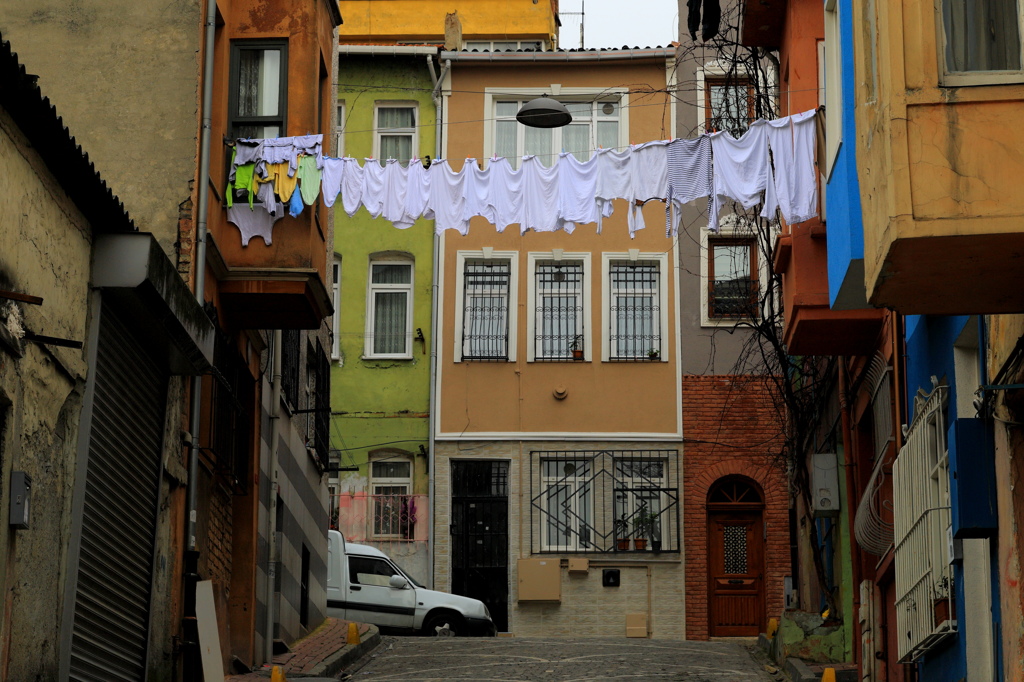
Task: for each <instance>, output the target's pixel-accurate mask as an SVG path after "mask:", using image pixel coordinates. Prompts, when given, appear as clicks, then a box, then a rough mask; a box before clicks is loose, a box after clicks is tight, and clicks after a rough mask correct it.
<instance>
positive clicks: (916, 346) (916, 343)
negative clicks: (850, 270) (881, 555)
mask: <svg viewBox="0 0 1024 682" xmlns="http://www.w3.org/2000/svg"><path fill="white" fill-rule="evenodd" d="M830 238H831V237H830ZM830 247H831V242H830ZM905 324H906V329H905V331H906V377H905V381H906V389H907V390H906V396H907V402H908V403H909V404H908V405H907V406H906V407H907V412H906V414H907V415H908V417H907V419H908V421H910V420H913V417H914V415H913V409H914V396H915V395H916V394H917V391H918V390H919V389H922V390H924V392H925V393H930V392H931V391H932V382H931V377H932V376H935V377H937V378H938V379H939V381H940V383H943V380H945V381H944V383H947V384H948V385H949V409H948V412H947V423H948V424H950V425H951V427H952V426H953V425H954V420H957V419H962V420H969V419H971V418H973V417H974V415H973V414H967V415H958V414H957V409H956V404H957V396H956V380H955V374H954V360H953V343H954V342H955V341H956V339H957V338H958V337H959V336H960V334H961V332H962V331H963V330H964V326H965V325H966V324H976V322H971V321H970V318H969V317H967V316H948V317H945V316H930V315H929V316H920V315H914V316H908V317H907V318H905ZM971 426H976V425H973V424H972V425H971ZM982 430H984V427H983V428H982ZM954 431H955V429H954V428H951V429H950V433H951V434H952V433H954ZM984 440H985V443H984V444H980V445H979V444H977V443H975V444H973V445H974V447H973V448H972V450H974V453H972V454H974V455H975V456H987V457H992V452H991V450H992V441H991V438H986V439H984ZM949 445H950V447H951V448H954V447H956V445H955V443H952V442H951V443H950V444H949ZM980 450H985V451H986V452H984V453H982V452H981V451H980ZM951 455H952V456H954V457H955V455H956V453H951ZM981 469H984V470H986V471H988V469H985V467H981ZM964 483H967V481H966V480H965V481H964ZM991 547H992V552H993V556H992V557H990V565H991V567H992V591H993V594H992V606H993V612H992V616H993V621H994V623H995V636H996V641H997V642H998V641H999V627H1000V617H999V592H998V590H999V588H998V586H999V581H998V569H997V567H998V563H997V557H996V556H995V551H996V545H995V543H994V542H993V543H992V545H991ZM953 578H954V584H955V586H956V587H955V589H956V608H957V613H960V614H963V613H965V609H964V597H963V595H964V589H963V568H962V566H961V565H960V564H955V565H954V570H953ZM959 627H960V632H959V633H958V634H957V635H955V636H954V637H951V638H950V639H948V640H946V642H945V643H944V644H943V645H942V646H941V648H939V649H937V650H935V651H933V652H931V653H929V654H928V655H927V656H925V658H923V659H922V660H921V661H920V662H919V664H918V676H919V679H921V680H928V681H929V682H932V681H934V682H960V681H961V680H965V679H968V677H967V643H966V637H965V636H964V630H965V628H966V627H969V624H968V623H965V622H964V621H963V619H962V618H961V619H960V623H959ZM997 660H999V659H998V658H997ZM1000 679H1001V677H1000Z"/></svg>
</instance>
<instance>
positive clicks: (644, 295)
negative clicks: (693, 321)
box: [608, 260, 663, 361]
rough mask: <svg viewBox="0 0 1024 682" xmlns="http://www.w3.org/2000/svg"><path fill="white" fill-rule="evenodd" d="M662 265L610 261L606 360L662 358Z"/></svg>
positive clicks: (648, 262) (653, 359)
mask: <svg viewBox="0 0 1024 682" xmlns="http://www.w3.org/2000/svg"><path fill="white" fill-rule="evenodd" d="M661 273H662V264H661V262H659V261H657V260H612V261H611V262H610V263H609V267H608V291H609V297H608V359H609V360H652V361H656V360H659V359H661V353H662V309H663V301H662V282H661V276H662V274H661Z"/></svg>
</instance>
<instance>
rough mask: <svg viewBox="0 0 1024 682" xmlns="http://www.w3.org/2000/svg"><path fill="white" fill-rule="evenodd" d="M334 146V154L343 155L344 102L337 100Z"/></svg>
mask: <svg viewBox="0 0 1024 682" xmlns="http://www.w3.org/2000/svg"><path fill="white" fill-rule="evenodd" d="M334 137H335V147H334V155H335V156H337V157H339V158H340V157H342V156H345V103H344V102H342V101H339V102H338V110H337V119H335V124H334Z"/></svg>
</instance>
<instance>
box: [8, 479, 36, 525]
mask: <svg viewBox="0 0 1024 682" xmlns="http://www.w3.org/2000/svg"><path fill="white" fill-rule="evenodd" d="M31 493H32V478H31V477H30V476H29V475H28V474H26V473H25V472H24V471H12V472H11V527H12V528H17V529H19V530H28V510H29V504H28V502H29V499H30V497H31Z"/></svg>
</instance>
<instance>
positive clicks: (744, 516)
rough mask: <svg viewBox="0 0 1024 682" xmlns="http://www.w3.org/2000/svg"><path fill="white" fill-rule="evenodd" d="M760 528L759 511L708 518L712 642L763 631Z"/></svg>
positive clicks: (711, 513) (717, 515)
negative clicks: (722, 638) (720, 638)
mask: <svg viewBox="0 0 1024 682" xmlns="http://www.w3.org/2000/svg"><path fill="white" fill-rule="evenodd" d="M763 529H764V524H763V522H762V513H761V512H760V511H724V510H723V511H712V512H710V513H709V515H708V607H709V619H708V624H709V634H710V635H711V636H712V637H756V636H757V635H758V633H760V632H763V631H764V603H765V600H764V596H765V595H764V533H763Z"/></svg>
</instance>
